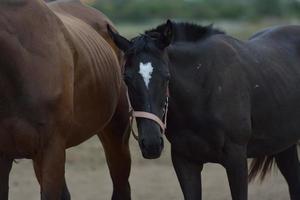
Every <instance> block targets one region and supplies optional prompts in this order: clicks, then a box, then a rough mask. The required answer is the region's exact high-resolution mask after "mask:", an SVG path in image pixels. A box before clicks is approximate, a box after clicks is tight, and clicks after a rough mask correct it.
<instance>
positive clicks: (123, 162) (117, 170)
mask: <svg viewBox="0 0 300 200" xmlns="http://www.w3.org/2000/svg"><path fill="white" fill-rule="evenodd" d="M98 136H99V138H100V140H101V142H102V145H103V147H104V150H105V155H106V160H107V164H108V167H109V171H110V176H111V178H112V182H113V195H112V199H113V200H130V199H131V194H130V185H129V181H128V179H129V175H130V169H131V158H130V152H129V145H128V140H126V141H123V134H120V133H116V132H111V131H105V132H103V133H102V134H99V135H98Z"/></svg>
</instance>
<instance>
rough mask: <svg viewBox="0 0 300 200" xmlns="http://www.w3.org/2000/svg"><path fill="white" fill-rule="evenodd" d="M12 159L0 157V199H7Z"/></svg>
mask: <svg viewBox="0 0 300 200" xmlns="http://www.w3.org/2000/svg"><path fill="white" fill-rule="evenodd" d="M12 163H13V160H12V159H6V158H4V157H0V199H1V200H8V190H9V173H10V170H11V168H12Z"/></svg>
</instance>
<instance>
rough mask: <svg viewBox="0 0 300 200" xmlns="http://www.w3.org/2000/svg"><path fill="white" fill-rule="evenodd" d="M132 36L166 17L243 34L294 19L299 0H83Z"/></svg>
mask: <svg viewBox="0 0 300 200" xmlns="http://www.w3.org/2000/svg"><path fill="white" fill-rule="evenodd" d="M85 2H86V3H88V4H90V5H91V6H93V7H94V8H96V9H99V10H101V11H102V12H103V13H105V14H106V15H107V16H108V17H109V18H110V19H111V20H112V21H113V22H114V23H115V24H117V25H118V28H119V30H120V32H121V33H123V34H125V35H127V36H128V37H132V36H133V35H135V34H136V33H138V32H142V31H143V30H145V29H147V28H149V27H153V26H156V25H157V24H159V23H161V22H164V21H165V20H166V19H174V20H178V21H193V22H197V23H200V24H204V25H206V24H211V23H213V24H215V25H216V26H217V27H219V28H221V29H224V30H225V31H227V32H228V33H230V34H232V35H234V36H236V37H239V38H243V39H244V38H247V37H248V36H249V35H250V34H252V33H254V32H255V31H257V30H258V29H260V28H262V27H266V26H272V25H278V24H286V23H297V22H298V19H299V17H300V0H85Z"/></svg>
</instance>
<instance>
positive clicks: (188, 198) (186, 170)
mask: <svg viewBox="0 0 300 200" xmlns="http://www.w3.org/2000/svg"><path fill="white" fill-rule="evenodd" d="M171 153H172V162H173V166H174V169H175V171H176V174H177V178H178V180H179V183H180V187H181V189H182V192H183V195H184V199H185V200H201V198H202V188H201V171H202V168H203V164H195V163H192V162H190V161H188V160H186V159H184V158H183V157H181V156H180V155H178V154H177V153H176V152H175V151H174V150H173V149H172V151H171Z"/></svg>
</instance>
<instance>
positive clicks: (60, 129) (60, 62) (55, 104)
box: [0, 0, 131, 200]
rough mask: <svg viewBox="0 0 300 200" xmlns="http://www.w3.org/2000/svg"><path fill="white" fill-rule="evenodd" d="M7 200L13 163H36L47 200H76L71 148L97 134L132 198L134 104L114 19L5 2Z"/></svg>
mask: <svg viewBox="0 0 300 200" xmlns="http://www.w3.org/2000/svg"><path fill="white" fill-rule="evenodd" d="M0 24H1V25H0V27H1V28H0V89H1V96H0V155H1V156H0V199H1V200H6V199H8V179H9V172H10V170H11V166H12V162H13V159H16V158H29V159H32V160H33V163H34V169H35V172H36V177H37V179H38V181H39V183H40V185H41V199H43V200H46V199H47V200H58V199H70V195H69V192H68V189H67V186H66V183H65V178H64V168H65V149H66V148H69V147H72V146H76V145H78V144H80V143H81V142H83V141H85V140H87V139H88V138H90V137H92V136H93V135H95V134H97V135H98V136H99V138H100V139H101V142H102V144H103V146H104V149H105V153H106V158H107V162H108V166H109V169H110V174H111V177H112V181H113V188H114V190H113V196H112V199H130V186H129V182H128V177H129V173H130V165H131V160H130V153H129V147H128V137H127V135H128V134H126V133H125V132H126V131H125V130H126V127H127V124H128V117H129V116H128V104H127V99H126V93H125V86H124V83H123V81H122V78H121V69H120V67H119V66H120V65H119V61H118V58H117V57H119V58H121V54H120V53H119V52H118V51H117V50H116V48H115V47H114V46H113V43H112V41H111V40H110V39H109V37H108V34H107V32H106V24H111V22H110V21H109V20H108V19H107V18H106V17H105V16H104V15H103V14H101V13H99V12H98V11H96V10H94V9H92V8H89V7H85V6H83V5H82V4H81V3H80V2H79V1H68V2H67V1H65V2H54V3H51V4H48V5H46V4H45V3H44V2H43V1H42V0H1V1H0Z"/></svg>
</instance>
